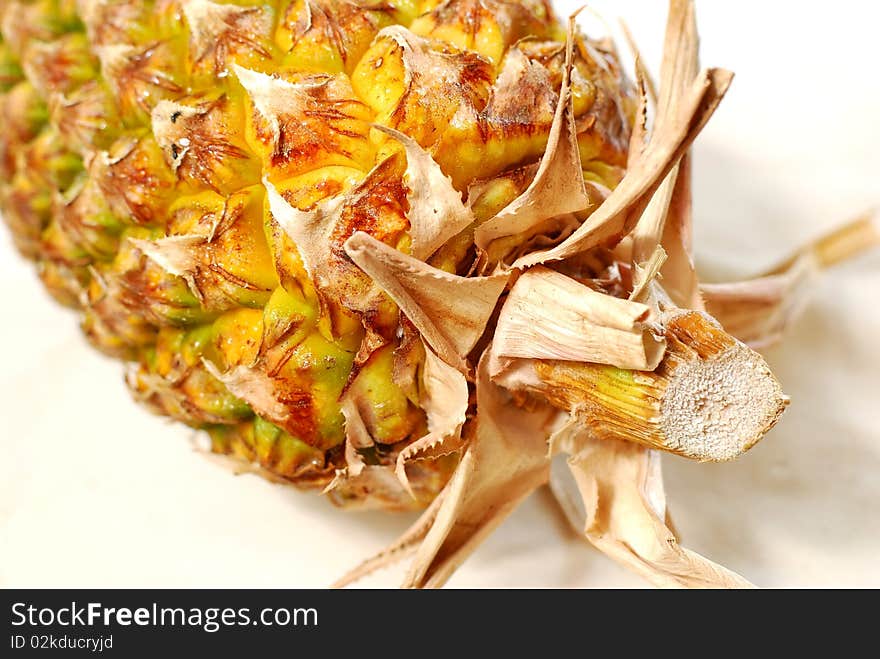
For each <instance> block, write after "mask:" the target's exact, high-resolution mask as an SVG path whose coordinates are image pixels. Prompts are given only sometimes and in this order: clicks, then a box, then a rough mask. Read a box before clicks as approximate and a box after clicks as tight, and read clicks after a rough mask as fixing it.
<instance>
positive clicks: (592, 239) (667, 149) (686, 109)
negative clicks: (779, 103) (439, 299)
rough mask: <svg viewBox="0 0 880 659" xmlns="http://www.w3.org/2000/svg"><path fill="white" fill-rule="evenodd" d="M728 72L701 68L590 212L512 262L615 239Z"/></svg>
mask: <svg viewBox="0 0 880 659" xmlns="http://www.w3.org/2000/svg"><path fill="white" fill-rule="evenodd" d="M732 79H733V74H732V73H730V72H729V71H724V70H722V69H709V70H707V71H704V72H703V73H702V74H701V75H700V76H699V77H698V78H697V79H696V80H695V81H694V83H693V85H691V87H690V89H689V90H688V92H687V94H686V95H685V96H684V98H682V102H681V105H680V107H679V111H678V113H677V114H676V116H675V117H673V118H671V119H670V121H669V122H668V123H665V124H664V128H663V129H662V130H658V131H655V133H654V135H653V137H652V138H651V142H650V143H649V145H648V148H647V149H646V150H645V151H644V153H643V155H642V158H640V159H639V160H638V162H636V164H635V166H634V167H633V168H632V169H630V170H629V171H628V172H627V174H626V176H624V178H623V180H622V181H621V182H620V184H619V185H618V186H617V187H616V188H615V189H614V192H612V193H611V195H610V196H609V197H608V199H606V200H605V203H603V204H602V205H601V206H599V208H597V209H596V210H595V211H594V212H593V214H592V215H590V217H589V218H587V220H586V221H585V222H584V223H583V224H582V225H581V226H580V227H579V228H578V230H577V231H575V232H574V233H573V234H572V235H571V236H569V237H568V239H566V240H565V241H564V242H563V243H561V244H560V245H558V246H557V247H554V248H553V249H550V250H546V251H543V252H535V253H533V254H530V255H528V256H525V257H522V258H520V259H518V260H517V261H515V262H514V264H513V267H514V268H527V267H530V266H533V265H537V264H539V263H546V262H547V261H556V260H560V259H565V258H569V257H571V256H574V255H575V254H578V253H579V252H583V251H586V250H588V249H592V248H594V247H597V246H599V245H605V244H609V243H615V242H616V241H618V240H620V238H621V237H622V236H623V235H625V234H627V233H629V231H630V230H631V229H632V226H633V223H634V222H635V221H636V219H637V218H638V217H639V216H640V215H641V212H642V211H643V210H644V207H645V205H646V204H647V201H648V200H649V199H650V197H651V195H653V193H654V192H655V191H656V190H657V187H658V186H659V185H660V183H661V182H662V181H663V179H664V178H665V177H666V176H667V175H668V174H669V172H670V171H671V169H672V168H673V167H674V166H675V164H676V163H677V162H678V161H679V159H680V158H681V157H682V155H683V154H684V152H685V151H687V149H688V148H689V147H690V145H691V144H692V143H693V141H694V139H695V138H696V136H697V135H698V134H699V132H700V131H701V130H702V128H703V126H704V125H705V124H706V122H707V121H708V120H709V118H710V117H711V116H712V114H713V113H714V111H715V109H716V108H717V107H718V104H719V103H720V102H721V99H722V98H723V97H724V94H725V93H726V92H727V89H728V87H729V86H730V82H731V80H732Z"/></svg>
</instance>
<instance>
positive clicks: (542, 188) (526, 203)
mask: <svg viewBox="0 0 880 659" xmlns="http://www.w3.org/2000/svg"><path fill="white" fill-rule="evenodd" d="M574 26H575V23H574V16H572V17H571V18H570V19H569V26H568V36H567V39H566V46H565V65H564V67H563V74H562V87H561V89H560V90H559V100H558V102H557V106H556V113H555V115H554V117H553V123H552V124H551V126H550V134H549V138H548V142H547V149H546V151H545V152H544V156H543V158H542V159H541V163H540V165H539V167H538V172H537V174H536V175H535V178H534V179H533V180H532V183H531V184H530V185H529V187H528V188H527V189H526V191H525V192H523V194H521V195H520V196H519V197H517V198H516V199H514V200H513V201H512V202H511V203H510V204H508V205H507V206H506V207H505V208H503V209H502V210H501V211H500V212H499V213H498V215H496V216H495V217H494V218H492V219H491V220H488V221H487V222H484V223H483V224H481V225H480V226H478V227H477V228H476V231H475V233H474V242H475V243H476V245H477V247H479V248H480V249H482V250H484V251H486V250H488V249H489V246H490V244H491V243H492V242H493V241H495V240H498V239H500V238H504V237H507V236H514V235H519V234H523V233H527V232H528V231H529V230H530V229H532V228H533V227H534V226H536V225H537V224H540V223H541V222H543V221H545V220H547V219H548V218H552V217H556V216H557V215H567V214H570V213H576V212H578V211H582V210H584V209H586V208H587V207H588V206H589V205H590V197H589V195H588V193H587V189H586V186H585V185H584V177H583V171H582V169H581V158H580V151H579V150H578V142H577V128H576V127H575V122H574V106H573V101H572V96H571V67H572V53H573V49H574Z"/></svg>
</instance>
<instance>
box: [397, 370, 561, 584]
mask: <svg viewBox="0 0 880 659" xmlns="http://www.w3.org/2000/svg"><path fill="white" fill-rule="evenodd" d="M488 361H489V359H488V357H487V355H486V354H484V356H483V359H481V360H480V365H479V367H478V370H477V407H478V409H479V414H478V416H477V419H476V421H475V424H476V427H475V429H474V436H473V438H472V439H471V441H470V442H469V444H468V446H467V449H466V451H465V453H464V456H463V457H462V459H461V462H460V463H459V466H458V468H457V469H456V471H455V473H454V474H453V476H452V479H451V480H450V481H449V484H448V485H447V487H446V491H445V496H444V499H443V502H442V504H441V505H440V508H439V510H438V511H437V516H436V518H435V520H434V522H433V524H432V525H431V529H430V530H429V531H428V533H427V534H426V536H425V540H424V542H423V543H422V544H421V546H420V547H419V550H418V552H417V553H416V556H415V558H414V559H413V563H412V565H411V567H410V570H409V572H408V573H407V576H406V579H405V581H404V584H403V585H404V587H409V588H422V587H428V588H437V587H440V586H442V585H443V584H444V583H445V582H446V580H447V579H449V577H450V576H451V575H452V573H453V572H454V571H455V569H456V568H457V567H458V566H459V565H460V564H461V563H462V561H464V559H465V558H466V557H467V556H468V555H469V554H470V553H471V552H472V551H473V550H474V549H476V547H477V546H478V545H479V544H480V542H482V541H483V539H484V538H485V537H486V536H488V535H489V533H491V532H492V531H493V530H494V529H495V528H496V527H497V526H498V525H499V524H500V523H501V522H502V521H503V520H504V518H505V517H506V516H507V515H508V514H510V513H511V512H512V511H513V510H514V509H515V508H516V506H517V505H519V503H520V502H521V501H522V500H523V499H525V498H526V497H527V496H528V495H529V494H530V493H531V492H532V491H534V490H535V489H536V488H538V487H540V486H541V485H542V484H544V483H545V482H547V479H548V477H549V460H548V458H547V437H548V435H549V433H550V429H549V424H550V421H551V420H552V418H553V417H554V416H555V414H556V411H555V410H553V409H552V408H550V407H549V406H540V407H537V408H536V409H530V410H526V409H521V408H519V407H517V406H516V405H514V404H513V402H512V400H511V399H510V396H509V395H508V394H507V393H506V392H505V391H504V390H503V389H501V388H500V387H498V386H497V385H495V384H494V383H493V382H492V381H491V380H490V378H489V373H488V368H487V365H488Z"/></svg>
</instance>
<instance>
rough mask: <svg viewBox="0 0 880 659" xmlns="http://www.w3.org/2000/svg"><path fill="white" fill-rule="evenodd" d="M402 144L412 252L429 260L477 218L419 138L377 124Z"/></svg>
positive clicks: (381, 129) (423, 259) (375, 126)
mask: <svg viewBox="0 0 880 659" xmlns="http://www.w3.org/2000/svg"><path fill="white" fill-rule="evenodd" d="M374 128H376V129H377V130H379V131H382V132H383V133H386V134H387V135H390V136H391V137H393V138H394V139H395V140H397V141H398V142H400V143H401V144H402V145H403V148H404V150H405V152H406V174H405V178H404V181H405V183H406V185H407V188H408V189H409V192H408V194H407V200H408V201H409V212H408V213H407V219H409V224H410V237H411V239H412V255H413V256H414V257H415V258H417V259H419V260H422V261H425V260H427V259H428V258H429V257H430V256H431V255H432V254H433V253H434V252H436V251H437V250H438V249H440V247H442V246H443V245H444V244H445V243H446V241H447V240H449V239H450V238H452V237H453V236H455V235H457V234H459V233H460V232H461V231H462V230H463V229H465V228H466V227H468V226H470V225H471V224H472V223H473V222H474V215H473V213H472V212H471V210H470V208H468V207H467V206H466V205H465V204H464V202H463V201H462V200H461V193H460V192H459V191H458V190H456V189H455V188H454V187H453V186H452V181H451V180H450V179H449V177H447V176H446V174H444V173H443V171H442V170H441V169H440V165H438V164H437V163H436V162H435V161H434V159H433V158H432V157H431V154H430V153H428V152H427V151H425V150H424V149H423V148H422V147H421V146H419V144H418V142H416V141H415V140H414V139H412V138H411V137H408V136H407V135H404V134H403V133H401V132H399V131H396V130H394V129H393V128H388V127H387V126H380V125H378V124H376V125H374Z"/></svg>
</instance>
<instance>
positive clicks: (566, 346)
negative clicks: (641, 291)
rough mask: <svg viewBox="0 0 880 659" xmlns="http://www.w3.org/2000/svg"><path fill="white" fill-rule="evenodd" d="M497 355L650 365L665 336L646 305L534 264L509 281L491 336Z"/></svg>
mask: <svg viewBox="0 0 880 659" xmlns="http://www.w3.org/2000/svg"><path fill="white" fill-rule="evenodd" d="M493 343H494V346H495V348H494V352H495V353H496V354H497V355H498V356H499V357H518V358H523V359H555V360H562V361H572V362H595V363H598V364H612V365H614V366H617V367H619V368H626V369H636V370H649V371H650V370H653V369H654V368H656V367H657V365H658V364H659V363H660V360H661V359H662V358H663V352H664V349H665V347H666V341H665V339H663V337H662V330H661V329H659V328H658V327H657V318H655V316H654V314H653V312H652V311H651V309H650V308H649V307H647V306H646V305H644V304H640V303H638V302H630V301H628V300H620V299H617V298H614V297H611V296H610V295H604V294H602V293H597V292H596V291H594V290H592V289H590V288H589V287H587V286H584V285H583V284H581V283H580V282H577V281H575V280H574V279H572V278H571V277H567V276H565V275H563V274H560V273H558V272H555V271H553V270H550V269H549V268H544V267H537V268H533V269H532V270H529V271H528V272H526V273H525V274H523V275H522V276H521V277H520V278H519V279H518V280H517V282H516V284H515V285H514V287H513V289H512V290H511V291H510V294H509V295H508V296H507V300H506V301H505V303H504V307H503V308H502V310H501V314H500V316H499V318H498V326H497V327H496V330H495V336H494V338H493Z"/></svg>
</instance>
